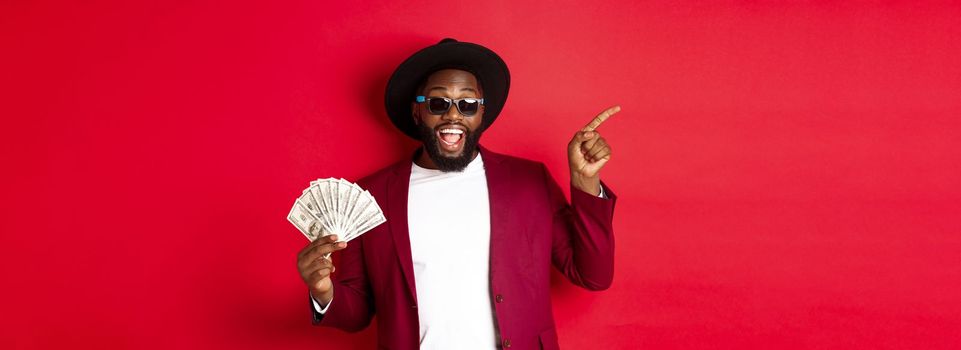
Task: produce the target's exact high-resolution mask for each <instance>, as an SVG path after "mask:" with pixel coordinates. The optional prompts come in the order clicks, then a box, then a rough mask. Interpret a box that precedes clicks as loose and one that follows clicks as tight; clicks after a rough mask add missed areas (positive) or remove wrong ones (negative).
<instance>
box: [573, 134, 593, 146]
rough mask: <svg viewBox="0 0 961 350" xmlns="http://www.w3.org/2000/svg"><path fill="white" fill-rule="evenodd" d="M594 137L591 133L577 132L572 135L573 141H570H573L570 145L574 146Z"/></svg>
mask: <svg viewBox="0 0 961 350" xmlns="http://www.w3.org/2000/svg"><path fill="white" fill-rule="evenodd" d="M594 135H595V132H593V131H578V132H577V133H576V134H574V139H573V140H571V141H573V142H572V143H574V144H580V143H582V142H585V141H587V140H590V139H592V138H594Z"/></svg>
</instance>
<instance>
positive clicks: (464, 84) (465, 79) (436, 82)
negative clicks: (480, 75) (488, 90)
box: [424, 69, 480, 89]
mask: <svg viewBox="0 0 961 350" xmlns="http://www.w3.org/2000/svg"><path fill="white" fill-rule="evenodd" d="M424 85H425V88H428V89H430V88H432V87H434V86H445V87H446V86H454V87H457V88H473V89H478V88H480V83H478V82H477V77H475V76H474V74H471V72H468V71H464V70H460V69H441V70H439V71H436V72H433V73H431V74H430V75H429V76H428V77H427V80H426V82H425V84H424Z"/></svg>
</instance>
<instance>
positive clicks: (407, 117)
mask: <svg viewBox="0 0 961 350" xmlns="http://www.w3.org/2000/svg"><path fill="white" fill-rule="evenodd" d="M441 69H460V70H465V71H468V72H471V73H472V74H474V76H475V77H477V81H478V82H479V83H480V86H481V89H482V90H483V93H484V96H483V97H484V120H483V123H482V124H481V125H482V128H483V129H487V127H489V126H490V125H491V123H493V122H494V119H497V115H498V114H500V112H501V109H502V108H504V103H505V102H507V91H508V90H509V89H510V85H511V74H510V71H508V70H507V64H506V63H504V60H502V59H501V58H500V56H498V55H497V54H496V53H494V51H491V50H490V49H488V48H486V47H483V46H480V45H477V44H472V43H466V42H460V41H457V40H454V39H450V38H447V39H444V40H441V41H440V42H439V43H437V44H435V45H431V46H428V47H426V48H424V49H422V50H420V51H417V53H415V54H413V55H411V56H410V57H408V58H407V60H405V61H404V62H403V63H401V64H400V66H398V67H397V69H396V70H394V74H391V76H390V80H389V81H387V91H386V93H385V94H384V105H385V106H386V107H387V116H389V117H390V120H391V121H392V122H393V123H394V125H395V126H397V128H398V129H400V131H403V132H404V134H407V136H410V137H412V138H414V139H420V137H419V135H418V132H417V125H415V124H414V119H413V116H412V115H411V110H410V104H411V103H412V102H414V97H415V95H416V94H417V91H414V90H416V89H417V86H418V85H419V84H420V83H421V82H423V81H424V80H425V79H427V77H428V76H429V75H430V74H431V73H433V72H436V71H438V70H441Z"/></svg>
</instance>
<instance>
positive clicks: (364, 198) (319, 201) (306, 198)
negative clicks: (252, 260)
mask: <svg viewBox="0 0 961 350" xmlns="http://www.w3.org/2000/svg"><path fill="white" fill-rule="evenodd" d="M287 221H290V223H291V224H293V225H294V227H296V228H297V230H299V231H300V232H301V233H303V234H304V236H305V237H307V239H309V240H310V241H311V242H310V244H307V246H306V247H304V249H302V250H301V251H300V253H298V254H297V270H298V271H299V272H300V277H301V278H302V279H303V280H304V283H306V284H307V287H308V288H309V289H310V295H312V296H313V297H314V299H315V300H317V301H318V302H320V303H322V304H324V305H326V304H328V303H330V301H331V299H332V298H333V295H334V290H333V283H332V282H331V280H330V274H331V273H333V272H334V270H335V269H334V264H333V262H332V261H331V259H330V253H333V252H334V251H338V250H341V249H344V248H347V242H349V241H350V240H352V239H355V238H357V237H360V235H362V234H364V233H365V232H367V231H370V230H371V229H373V228H374V227H377V226H378V225H380V224H383V223H384V222H385V221H387V218H385V217H384V213H383V211H381V209H380V206H378V205H377V201H376V200H375V199H374V196H372V195H371V194H370V192H367V191H365V190H364V189H362V188H360V186H357V184H355V183H351V182H349V181H347V180H344V179H332V178H330V179H318V180H316V181H312V182H311V183H310V187H307V189H305V190H304V191H303V193H301V195H300V197H298V198H297V199H296V200H295V201H294V206H293V208H291V209H290V213H289V214H287ZM332 233H337V234H332Z"/></svg>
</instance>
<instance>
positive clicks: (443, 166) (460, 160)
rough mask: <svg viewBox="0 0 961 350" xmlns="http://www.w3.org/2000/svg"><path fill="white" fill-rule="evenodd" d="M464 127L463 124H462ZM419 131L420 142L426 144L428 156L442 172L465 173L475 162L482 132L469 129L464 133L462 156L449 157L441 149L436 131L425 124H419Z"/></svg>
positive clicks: (439, 126)
mask: <svg viewBox="0 0 961 350" xmlns="http://www.w3.org/2000/svg"><path fill="white" fill-rule="evenodd" d="M447 125H451V124H443V125H438V126H437V128H438V129H440V128H441V127H443V126H447ZM461 125H462V126H463V124H461ZM465 129H467V128H466V127H465ZM417 130H418V132H419V133H420V141H421V142H422V143H423V144H424V149H425V150H427V155H428V156H429V157H430V160H432V161H434V165H436V166H437V169H438V170H440V171H442V172H445V173H447V172H452V171H457V172H460V171H463V170H464V168H466V167H467V165H468V164H470V162H471V161H472V160H474V151H475V150H477V143H478V142H479V141H480V137H481V134H482V133H483V131H482V130H480V129H478V130H470V129H467V130H466V131H465V132H464V136H463V137H464V149H463V150H461V152H460V154H459V155H457V156H453V157H451V156H447V155H444V153H443V152H442V151H441V149H440V142H441V141H440V139H439V138H438V137H437V134H435V133H434V131H435V129H431V128H429V127H427V126H426V125H424V123H419V124H418V125H417Z"/></svg>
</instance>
